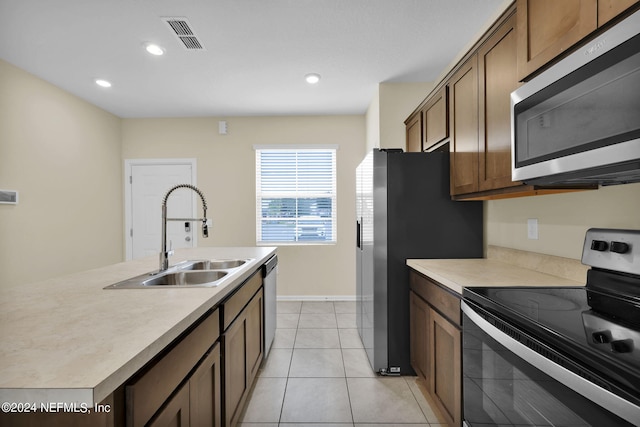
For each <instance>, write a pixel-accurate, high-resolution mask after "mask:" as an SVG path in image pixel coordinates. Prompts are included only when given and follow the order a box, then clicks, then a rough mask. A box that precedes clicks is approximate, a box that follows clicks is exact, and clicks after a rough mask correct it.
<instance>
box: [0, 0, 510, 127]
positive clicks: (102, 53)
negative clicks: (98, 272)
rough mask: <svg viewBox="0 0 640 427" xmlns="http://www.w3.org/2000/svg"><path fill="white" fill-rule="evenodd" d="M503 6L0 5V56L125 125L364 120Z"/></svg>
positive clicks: (31, 1)
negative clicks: (159, 49)
mask: <svg viewBox="0 0 640 427" xmlns="http://www.w3.org/2000/svg"><path fill="white" fill-rule="evenodd" d="M504 1H505V0H55V1H54V0H0V58H2V59H4V60H6V61H8V62H9V63H12V64H14V65H16V66H17V67H19V68H22V69H23V70H26V71H28V72H30V73H33V74H35V75H36V76H38V77H40V78H42V79H44V80H46V81H48V82H51V83H53V84H54V85H56V86H58V87H60V88H62V89H64V90H66V91H68V92H70V93H72V94H75V95H76V96H78V97H80V98H83V99H85V100H87V101H89V102H91V103H92V104H95V105H97V106H99V107H101V108H103V109H105V110H107V111H109V112H111V113H113V114H115V115H117V116H119V117H123V118H129V117H186V116H218V117H224V116H241V115H299V114H302V115H308V114H314V115H317V114H363V113H364V112H365V111H366V109H367V107H368V105H369V103H370V102H371V100H372V99H373V96H374V95H375V93H376V89H377V86H378V84H379V83H381V82H428V81H432V80H434V79H435V78H437V77H438V76H439V75H440V73H441V72H442V71H443V69H444V68H445V67H446V66H447V65H448V64H449V63H450V62H451V61H452V60H453V59H454V58H455V57H456V56H457V55H458V54H459V53H460V51H461V50H462V49H463V48H465V47H466V46H468V44H469V42H470V41H471V39H472V38H473V37H474V36H477V35H478V32H479V31H480V29H481V28H483V27H484V26H485V25H486V24H487V21H488V20H489V19H490V18H492V17H494V16H495V14H496V12H497V11H498V10H501V9H503V8H504ZM162 17H186V18H187V20H188V22H189V23H190V24H191V27H192V29H193V31H194V33H195V35H196V36H197V37H198V39H199V40H200V42H201V43H202V45H203V46H204V48H205V49H204V50H201V51H188V50H186V49H185V48H184V47H182V45H181V44H180V42H179V40H178V39H177V37H176V36H175V34H174V33H172V32H171V30H170V28H169V26H168V25H167V24H166V23H165V22H164V21H163V20H162V19H161V18H162ZM145 42H154V43H158V44H160V45H162V46H163V47H164V48H165V50H166V54H165V55H164V56H162V57H153V56H151V55H149V54H147V53H146V52H145V51H144V49H143V43H145ZM307 73H319V74H320V75H321V76H322V80H321V81H320V83H319V84H317V85H315V86H310V85H308V84H307V83H306V82H305V81H304V76H305V74H307ZM96 78H104V79H107V80H110V81H111V82H112V83H113V86H112V87H111V88H109V89H104V88H100V87H98V86H96V85H95V83H94V80H95V79H96Z"/></svg>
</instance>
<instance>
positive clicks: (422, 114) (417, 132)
mask: <svg viewBox="0 0 640 427" xmlns="http://www.w3.org/2000/svg"><path fill="white" fill-rule="evenodd" d="M448 99H449V98H448V87H447V86H443V87H441V88H440V89H438V90H437V91H436V92H435V93H434V94H433V96H431V97H429V98H428V99H427V101H426V103H425V104H424V106H423V107H422V109H420V110H419V111H416V112H415V113H414V114H413V115H411V116H410V117H409V118H408V119H407V120H405V129H406V134H407V151H414V152H419V151H431V150H432V149H433V148H434V147H435V146H437V145H439V143H442V142H443V141H445V142H446V139H447V138H448V137H449V110H448V107H449V102H448ZM440 145H441V144H440Z"/></svg>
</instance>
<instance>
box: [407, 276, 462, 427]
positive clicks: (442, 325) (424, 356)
mask: <svg viewBox="0 0 640 427" xmlns="http://www.w3.org/2000/svg"><path fill="white" fill-rule="evenodd" d="M409 287H410V294H409V298H410V309H409V317H410V326H409V327H410V348H411V350H410V351H411V366H412V367H413V369H414V370H415V371H416V374H417V375H418V378H419V381H421V382H422V384H423V386H424V387H423V388H424V389H425V390H426V391H427V393H428V394H429V396H430V397H431V399H432V400H433V402H435V404H436V406H437V408H438V410H439V411H440V413H441V415H442V416H443V418H444V419H445V420H446V421H447V424H448V425H449V426H451V427H460V426H461V425H462V332H461V325H462V322H461V317H462V313H461V310H460V295H458V294H456V293H454V292H453V291H451V290H449V289H446V288H444V287H443V286H441V285H439V284H438V283H436V282H435V281H433V280H431V279H430V278H428V277H426V276H423V275H422V274H420V273H418V272H416V271H415V270H410V272H409Z"/></svg>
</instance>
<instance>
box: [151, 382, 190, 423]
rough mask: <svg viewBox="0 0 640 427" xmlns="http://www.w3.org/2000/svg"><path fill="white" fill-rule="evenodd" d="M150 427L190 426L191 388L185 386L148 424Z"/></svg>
mask: <svg viewBox="0 0 640 427" xmlns="http://www.w3.org/2000/svg"><path fill="white" fill-rule="evenodd" d="M147 426H148V427H187V426H189V387H188V386H187V385H186V384H185V385H184V386H182V387H181V388H180V389H179V390H178V392H177V393H176V394H175V395H173V397H172V398H171V399H169V400H168V401H167V403H166V404H165V406H164V407H163V408H162V409H160V411H159V412H158V413H157V414H156V415H155V417H154V418H153V419H152V420H151V422H149V424H147Z"/></svg>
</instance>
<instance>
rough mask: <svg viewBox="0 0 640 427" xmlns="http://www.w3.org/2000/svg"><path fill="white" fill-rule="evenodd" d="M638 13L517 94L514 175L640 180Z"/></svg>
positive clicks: (538, 180) (539, 180) (532, 179)
mask: <svg viewBox="0 0 640 427" xmlns="http://www.w3.org/2000/svg"><path fill="white" fill-rule="evenodd" d="M639 32H640V11H637V12H635V13H634V14H632V15H630V16H629V17H627V18H626V19H624V20H623V21H621V22H620V23H618V24H617V25H615V26H614V27H612V28H611V29H609V30H608V31H606V32H604V33H603V34H601V35H600V36H599V37H597V38H596V39H594V40H592V41H590V42H588V43H587V44H585V45H584V46H582V47H581V48H580V49H578V50H577V51H576V52H574V53H572V54H571V55H569V56H567V57H566V58H564V59H563V60H561V61H560V62H558V63H556V64H555V65H553V66H552V67H550V68H549V69H547V70H546V71H544V72H542V73H541V74H539V75H538V76H536V77H534V78H533V79H531V80H530V81H529V82H527V83H525V84H524V85H522V86H521V87H520V88H518V89H517V90H516V91H514V92H513V93H512V94H511V144H512V147H511V148H512V150H511V156H512V178H513V180H514V181H524V182H525V183H527V184H538V185H562V184H565V185H566V184H600V185H612V184H623V183H628V182H640V34H639Z"/></svg>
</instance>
